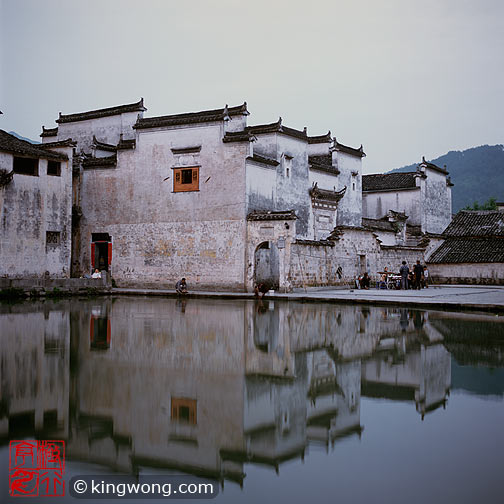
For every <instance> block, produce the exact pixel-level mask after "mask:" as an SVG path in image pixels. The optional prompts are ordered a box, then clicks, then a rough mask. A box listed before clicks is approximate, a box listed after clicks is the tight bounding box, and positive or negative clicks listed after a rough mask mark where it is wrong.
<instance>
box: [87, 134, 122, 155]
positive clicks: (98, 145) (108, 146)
mask: <svg viewBox="0 0 504 504" xmlns="http://www.w3.org/2000/svg"><path fill="white" fill-rule="evenodd" d="M93 145H94V146H95V147H96V148H97V149H98V150H102V151H106V152H116V151H117V145H111V144H108V143H105V142H101V141H100V140H98V139H97V138H96V136H95V135H93Z"/></svg>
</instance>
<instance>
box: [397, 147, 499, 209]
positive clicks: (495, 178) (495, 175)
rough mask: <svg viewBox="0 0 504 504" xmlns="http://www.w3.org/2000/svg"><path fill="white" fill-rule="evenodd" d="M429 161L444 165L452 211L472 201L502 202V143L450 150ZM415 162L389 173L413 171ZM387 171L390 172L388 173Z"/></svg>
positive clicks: (470, 203) (415, 165)
mask: <svg viewBox="0 0 504 504" xmlns="http://www.w3.org/2000/svg"><path fill="white" fill-rule="evenodd" d="M430 161H431V162H432V163H434V164H436V165H438V166H441V167H442V166H443V165H446V168H447V170H448V171H449V172H450V177H451V179H452V182H453V183H454V184H455V186H454V187H452V203H453V205H452V210H453V213H456V212H458V211H459V210H460V209H462V208H464V207H465V206H467V205H472V204H473V203H474V202H475V201H478V202H479V203H480V204H481V203H484V202H485V201H487V200H488V198H492V197H493V198H495V199H496V200H497V201H504V146H503V145H481V146H480V147H473V148H472V149H467V150H465V151H450V152H448V154H444V155H443V156H440V157H438V158H436V159H432V160H430ZM417 165H418V163H415V164H411V165H408V166H403V167H401V168H397V169H395V170H391V171H392V172H407V171H415V170H416V167H417ZM389 173H390V172H389Z"/></svg>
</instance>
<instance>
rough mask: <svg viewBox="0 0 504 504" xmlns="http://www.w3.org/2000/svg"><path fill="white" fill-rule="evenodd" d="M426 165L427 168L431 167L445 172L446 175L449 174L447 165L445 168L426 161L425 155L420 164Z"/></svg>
mask: <svg viewBox="0 0 504 504" xmlns="http://www.w3.org/2000/svg"><path fill="white" fill-rule="evenodd" d="M422 165H425V166H426V167H427V168H430V169H431V170H435V171H437V172H440V173H443V174H444V175H448V172H447V171H446V166H445V167H444V168H441V167H439V166H437V165H435V164H434V163H429V161H425V157H424V156H422V162H421V163H420V165H419V166H422Z"/></svg>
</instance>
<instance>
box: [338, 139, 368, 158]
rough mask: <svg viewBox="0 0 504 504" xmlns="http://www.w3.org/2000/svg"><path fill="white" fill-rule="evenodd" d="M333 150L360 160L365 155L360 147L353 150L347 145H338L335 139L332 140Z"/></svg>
mask: <svg viewBox="0 0 504 504" xmlns="http://www.w3.org/2000/svg"><path fill="white" fill-rule="evenodd" d="M334 150H337V151H340V152H344V153H345V154H350V155H351V156H356V157H360V158H363V157H366V153H365V152H364V149H363V147H362V145H361V146H360V147H359V148H358V149H354V148H353V147H348V145H343V144H341V143H339V142H338V141H337V140H336V139H334Z"/></svg>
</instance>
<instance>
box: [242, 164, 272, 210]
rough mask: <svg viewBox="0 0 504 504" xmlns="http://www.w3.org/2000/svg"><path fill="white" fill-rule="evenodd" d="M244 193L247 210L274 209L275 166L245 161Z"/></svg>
mask: <svg viewBox="0 0 504 504" xmlns="http://www.w3.org/2000/svg"><path fill="white" fill-rule="evenodd" d="M246 172H247V181H246V191H247V200H248V209H249V211H251V210H265V209H273V208H275V201H276V199H277V197H276V178H277V170H276V167H275V166H269V165H264V164H259V163H256V162H254V161H247V169H246Z"/></svg>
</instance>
